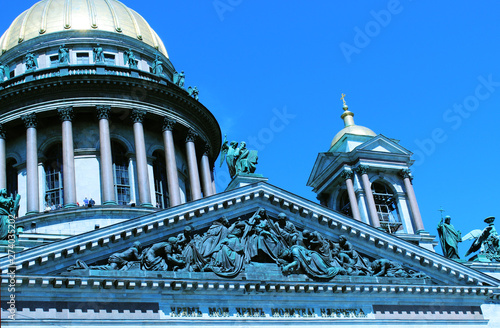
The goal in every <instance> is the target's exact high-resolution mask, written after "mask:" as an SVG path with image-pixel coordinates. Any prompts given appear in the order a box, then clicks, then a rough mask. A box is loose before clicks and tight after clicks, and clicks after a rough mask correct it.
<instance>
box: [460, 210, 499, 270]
mask: <svg viewBox="0 0 500 328" xmlns="http://www.w3.org/2000/svg"><path fill="white" fill-rule="evenodd" d="M494 221H495V218H494V217H493V216H490V217H488V218H486V219H485V220H484V222H485V223H487V224H488V226H487V227H486V228H484V229H483V230H482V231H481V230H473V231H471V232H469V233H468V234H467V235H465V237H464V238H463V239H462V240H468V239H472V238H475V239H474V242H473V243H472V245H471V246H470V248H469V250H468V251H467V253H465V256H469V255H470V254H472V253H474V252H476V251H478V250H479V251H480V252H479V254H478V255H477V256H474V257H472V258H471V259H469V261H471V260H479V261H482V262H489V261H494V262H500V236H499V235H498V232H497V230H496V229H495V225H494V223H493V222H494Z"/></svg>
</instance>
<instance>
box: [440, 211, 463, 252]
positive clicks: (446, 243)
mask: <svg viewBox="0 0 500 328" xmlns="http://www.w3.org/2000/svg"><path fill="white" fill-rule="evenodd" d="M450 221H451V217H450V216H446V217H445V218H444V222H443V219H441V222H439V224H438V226H437V231H438V234H439V241H440V242H441V249H442V250H443V256H444V257H446V258H449V259H456V260H458V259H460V256H459V255H458V243H459V242H461V241H462V234H461V233H460V231H457V230H455V227H453V225H452V224H451V223H450Z"/></svg>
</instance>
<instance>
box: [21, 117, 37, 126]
mask: <svg viewBox="0 0 500 328" xmlns="http://www.w3.org/2000/svg"><path fill="white" fill-rule="evenodd" d="M21 119H22V120H23V122H24V126H25V127H26V129H29V128H35V129H36V127H37V125H38V121H37V119H36V114H35V113H30V114H26V115H22V116H21Z"/></svg>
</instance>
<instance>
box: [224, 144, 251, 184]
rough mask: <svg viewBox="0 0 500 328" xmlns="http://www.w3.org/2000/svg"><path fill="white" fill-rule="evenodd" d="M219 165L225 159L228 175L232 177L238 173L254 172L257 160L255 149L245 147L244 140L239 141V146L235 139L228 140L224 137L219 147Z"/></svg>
mask: <svg viewBox="0 0 500 328" xmlns="http://www.w3.org/2000/svg"><path fill="white" fill-rule="evenodd" d="M220 159H221V160H220V166H222V163H223V162H224V159H225V160H226V164H227V168H228V169H229V175H230V176H231V178H234V177H235V176H236V175H238V174H252V173H254V172H255V169H256V165H257V161H258V159H259V157H258V156H257V151H256V150H249V149H247V145H246V142H245V141H242V142H240V144H239V147H238V143H237V142H236V141H231V142H228V141H227V139H226V138H224V142H223V144H222V147H221V157H220Z"/></svg>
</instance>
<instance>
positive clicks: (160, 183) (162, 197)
mask: <svg viewBox="0 0 500 328" xmlns="http://www.w3.org/2000/svg"><path fill="white" fill-rule="evenodd" d="M153 156H154V157H155V160H154V161H153V174H154V180H155V195H156V197H155V198H156V206H157V207H159V208H167V207H170V203H169V199H168V189H167V174H166V165H165V155H164V153H163V152H160V151H155V152H154V153H153Z"/></svg>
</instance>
